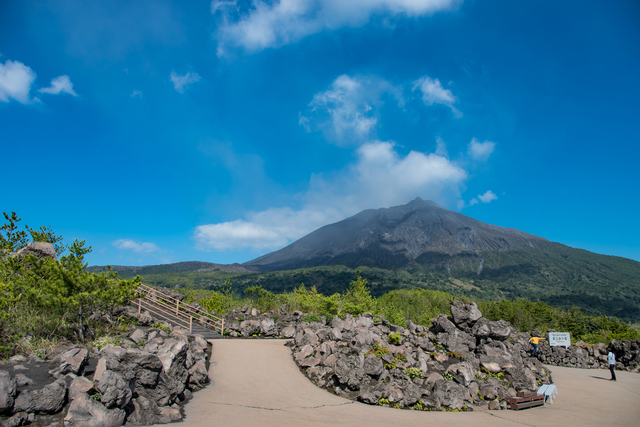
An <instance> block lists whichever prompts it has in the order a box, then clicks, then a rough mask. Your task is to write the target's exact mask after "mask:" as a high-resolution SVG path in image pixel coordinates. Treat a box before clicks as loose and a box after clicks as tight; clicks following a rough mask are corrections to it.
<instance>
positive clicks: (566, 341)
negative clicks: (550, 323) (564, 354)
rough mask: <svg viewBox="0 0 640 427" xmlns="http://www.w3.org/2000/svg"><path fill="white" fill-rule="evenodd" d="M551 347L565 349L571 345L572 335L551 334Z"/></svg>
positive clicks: (566, 333)
mask: <svg viewBox="0 0 640 427" xmlns="http://www.w3.org/2000/svg"><path fill="white" fill-rule="evenodd" d="M549 345H550V346H552V347H554V346H560V345H561V346H563V347H565V348H567V347H569V346H570V345H571V334H569V332H549Z"/></svg>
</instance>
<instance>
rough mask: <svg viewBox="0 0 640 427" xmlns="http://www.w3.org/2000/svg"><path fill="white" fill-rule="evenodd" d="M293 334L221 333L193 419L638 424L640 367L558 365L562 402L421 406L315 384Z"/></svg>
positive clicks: (190, 410) (198, 422)
mask: <svg viewBox="0 0 640 427" xmlns="http://www.w3.org/2000/svg"><path fill="white" fill-rule="evenodd" d="M285 342H286V341H285V340H213V341H212V345H213V352H212V364H211V368H210V370H209V375H210V377H211V378H212V381H213V382H212V384H211V385H210V386H209V387H207V388H206V389H204V390H201V391H199V392H197V393H195V394H194V398H193V400H192V401H191V402H190V403H189V404H188V405H187V406H186V408H185V409H186V419H185V421H184V422H183V425H185V427H186V426H214V425H226V426H239V425H243V426H246V425H260V426H278V427H285V426H296V427H298V426H324V425H344V426H347V425H349V426H351V425H355V426H358V425H366V426H367V427H373V426H389V425H404V426H418V425H420V426H424V425H429V426H440V425H442V426H444V425H447V426H450V425H460V424H462V423H464V424H467V425H473V426H474V427H484V426H487V427H489V426H491V427H494V426H517V425H526V426H563V427H569V426H599V427H601V426H637V425H640V421H639V420H640V375H638V374H632V373H629V372H617V376H618V381H617V382H612V381H608V379H609V371H606V370H589V369H573V368H560V367H555V366H554V367H550V368H551V370H552V372H553V380H554V383H555V384H556V386H557V387H558V396H557V398H556V399H555V400H554V403H553V404H552V405H551V404H548V403H547V404H546V405H545V406H543V407H537V408H530V409H526V410H521V411H511V410H503V411H482V412H462V413H450V412H418V411H410V410H398V409H391V408H383V407H376V406H370V405H365V404H362V403H358V402H352V401H350V400H346V399H343V398H341V397H338V396H335V395H333V394H331V393H329V392H327V391H324V390H321V389H319V388H317V387H316V386H314V385H313V384H312V383H311V382H310V381H309V380H308V379H307V378H306V377H305V376H304V375H303V374H302V373H301V372H300V371H299V370H298V368H297V366H296V365H295V363H294V362H293V360H292V358H291V352H290V350H289V348H288V347H285V346H284V343H285Z"/></svg>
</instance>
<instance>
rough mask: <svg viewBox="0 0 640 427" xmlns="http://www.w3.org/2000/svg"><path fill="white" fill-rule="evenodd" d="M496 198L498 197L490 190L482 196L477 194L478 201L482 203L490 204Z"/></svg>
mask: <svg viewBox="0 0 640 427" xmlns="http://www.w3.org/2000/svg"><path fill="white" fill-rule="evenodd" d="M497 198H498V196H496V195H495V194H493V191H491V190H487V192H486V193H484V194H478V199H480V201H481V202H482V203H491V201H492V200H496V199H497Z"/></svg>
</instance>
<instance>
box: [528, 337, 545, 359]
mask: <svg viewBox="0 0 640 427" xmlns="http://www.w3.org/2000/svg"><path fill="white" fill-rule="evenodd" d="M540 341H544V338H541V337H531V339H530V340H529V342H530V343H531V344H533V351H532V352H531V355H532V356H535V354H536V353H537V352H538V344H539V343H540Z"/></svg>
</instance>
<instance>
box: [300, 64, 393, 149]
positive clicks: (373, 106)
mask: <svg viewBox="0 0 640 427" xmlns="http://www.w3.org/2000/svg"><path fill="white" fill-rule="evenodd" d="M386 93H390V94H392V95H393V96H394V97H395V98H396V100H397V102H398V104H400V105H402V104H403V99H402V91H401V90H400V89H399V88H397V87H395V86H393V85H392V84H391V83H389V82H387V81H386V80H384V79H381V78H379V77H377V76H354V77H351V76H348V75H346V74H343V75H341V76H338V77H337V78H336V79H335V80H334V81H333V82H332V83H331V86H330V87H329V89H327V90H326V91H323V92H319V93H317V94H315V95H314V96H313V100H312V101H311V103H310V104H309V106H310V107H311V111H310V115H311V116H313V117H312V118H313V122H314V123H317V127H319V128H320V129H322V130H323V131H324V132H325V134H326V136H327V137H328V138H329V139H331V140H334V141H336V142H338V143H345V144H346V143H349V142H351V143H355V142H362V141H363V140H368V139H369V138H370V136H371V135H372V134H373V132H374V131H375V128H376V125H377V124H378V117H377V108H378V107H379V106H380V105H381V104H382V96H383V95H384V94H386ZM298 123H299V124H300V125H302V126H305V127H306V128H307V129H309V128H310V127H309V125H310V117H306V116H302V115H300V118H299V121H298Z"/></svg>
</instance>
